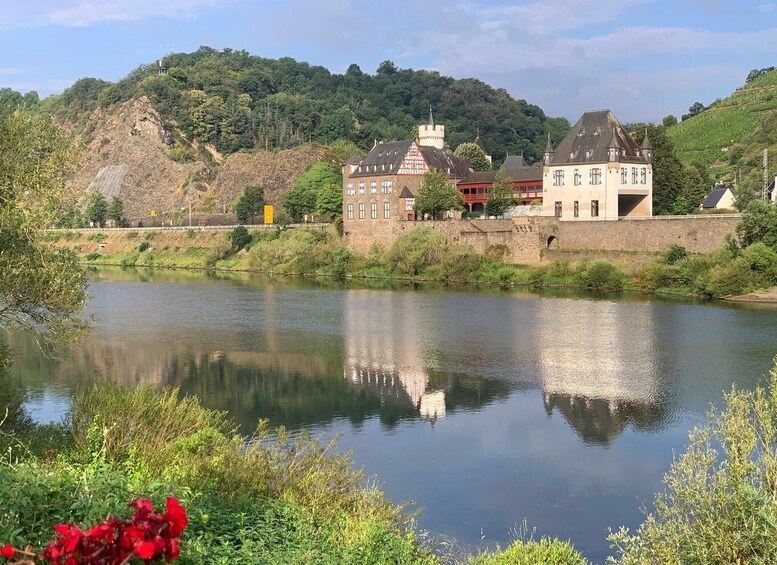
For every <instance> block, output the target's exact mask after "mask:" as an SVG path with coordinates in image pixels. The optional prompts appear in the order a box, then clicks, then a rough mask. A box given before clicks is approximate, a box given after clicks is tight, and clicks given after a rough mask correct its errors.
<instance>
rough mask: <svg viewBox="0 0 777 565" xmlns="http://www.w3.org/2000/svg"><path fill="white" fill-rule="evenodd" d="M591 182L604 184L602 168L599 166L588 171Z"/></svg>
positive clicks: (589, 181)
mask: <svg viewBox="0 0 777 565" xmlns="http://www.w3.org/2000/svg"><path fill="white" fill-rule="evenodd" d="M588 183H589V184H602V170H601V169H599V168H595V169H591V170H590V171H588Z"/></svg>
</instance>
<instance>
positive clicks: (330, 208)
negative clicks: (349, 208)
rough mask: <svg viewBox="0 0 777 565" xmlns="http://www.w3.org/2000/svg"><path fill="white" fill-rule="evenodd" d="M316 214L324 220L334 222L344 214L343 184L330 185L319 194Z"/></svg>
mask: <svg viewBox="0 0 777 565" xmlns="http://www.w3.org/2000/svg"><path fill="white" fill-rule="evenodd" d="M316 213H318V215H319V216H321V217H322V218H326V219H328V220H334V219H335V218H336V217H337V216H340V215H342V213H343V187H342V184H340V185H337V184H328V185H326V186H325V187H324V188H322V189H321V190H320V191H319V192H318V196H317V197H316Z"/></svg>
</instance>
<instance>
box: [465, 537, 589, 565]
mask: <svg viewBox="0 0 777 565" xmlns="http://www.w3.org/2000/svg"><path fill="white" fill-rule="evenodd" d="M587 563H588V562H587V561H586V560H585V558H583V556H582V555H581V554H580V552H578V551H577V550H576V549H575V548H574V547H573V546H572V544H571V543H570V542H568V541H561V540H559V539H555V538H554V539H551V538H546V537H543V538H540V541H533V540H529V541H521V540H518V541H515V542H513V543H512V544H511V545H510V547H508V548H507V549H506V550H505V551H504V552H502V553H498V552H497V553H485V554H483V555H480V556H478V557H477V558H476V559H474V560H473V565H539V564H542V565H586V564H587Z"/></svg>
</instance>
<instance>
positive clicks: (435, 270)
mask: <svg viewBox="0 0 777 565" xmlns="http://www.w3.org/2000/svg"><path fill="white" fill-rule="evenodd" d="M51 239H52V241H54V242H55V243H56V244H57V245H63V246H68V247H70V248H73V249H75V250H76V252H77V253H78V254H79V256H80V257H81V259H82V260H83V261H84V262H86V263H89V264H95V265H101V264H102V265H119V266H124V267H136V266H143V267H152V268H154V267H156V268H187V269H214V270H247V271H255V272H264V273H272V274H281V275H317V276H327V277H333V278H339V279H343V278H346V277H352V278H359V277H362V278H377V279H386V280H391V279H406V280H416V281H436V282H439V283H442V284H445V285H450V286H461V285H475V286H477V285H487V286H503V287H509V286H527V287H533V288H543V287H569V288H582V289H587V290H594V291H599V290H607V291H613V290H614V291H618V290H623V289H632V290H639V291H645V292H660V293H670V294H677V295H693V296H702V297H707V298H717V297H722V296H726V295H734V294H743V293H746V292H750V291H753V290H756V289H760V288H768V287H770V286H773V285H775V284H777V253H775V252H774V250H773V249H772V248H771V247H769V246H767V245H766V244H764V243H762V242H756V243H753V244H751V245H749V246H747V247H744V248H741V247H740V246H738V245H737V244H736V243H734V242H733V241H732V242H729V244H727V245H725V246H723V247H722V248H720V249H719V250H717V251H715V252H713V253H708V254H689V253H688V252H687V251H686V250H685V249H684V248H682V247H680V246H676V245H675V246H671V247H670V248H668V249H667V250H666V251H665V252H664V253H662V254H660V255H658V256H657V257H656V259H655V260H654V261H652V262H650V263H647V264H643V265H640V266H633V265H630V264H629V263H628V262H626V261H624V262H615V263H613V262H609V261H606V260H602V259H591V260H588V259H583V260H577V261H555V262H552V263H546V264H541V265H532V266H527V265H513V264H509V263H505V262H504V261H503V258H504V257H505V256H506V252H507V249H505V248H504V247H503V246H499V245H495V246H491V247H490V248H488V249H487V251H486V253H484V254H480V253H476V252H475V251H473V250H472V249H471V248H470V247H466V246H458V245H448V244H446V243H445V241H444V239H443V237H442V236H441V235H440V234H438V233H436V232H434V231H433V230H430V229H427V228H423V227H421V228H416V229H414V230H412V231H410V232H408V233H407V234H405V235H403V236H402V237H400V238H399V239H398V240H397V241H395V242H394V243H393V245H391V246H390V247H388V248H384V247H382V246H380V245H378V244H375V245H374V246H373V247H372V249H371V250H370V252H369V253H367V254H358V253H354V252H352V251H350V250H349V249H348V248H346V247H345V246H344V245H342V244H341V243H340V240H339V237H338V236H337V235H336V233H335V231H334V229H331V230H304V229H293V230H287V231H282V230H280V229H277V230H263V231H258V230H257V231H254V232H248V231H247V230H245V229H243V228H238V229H237V230H234V231H231V232H229V231H226V232H219V231H201V230H188V231H143V232H133V231H126V232H107V233H99V232H92V233H89V232H58V233H54V234H52V236H51Z"/></svg>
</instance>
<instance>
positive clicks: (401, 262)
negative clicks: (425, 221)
mask: <svg viewBox="0 0 777 565" xmlns="http://www.w3.org/2000/svg"><path fill="white" fill-rule="evenodd" d="M442 246H443V237H442V236H441V235H440V234H439V233H437V232H435V231H434V230H432V229H431V228H415V229H412V230H410V231H409V232H407V233H406V234H403V235H402V236H400V237H399V238H398V239H397V240H396V241H395V242H394V245H392V246H391V249H390V250H389V252H388V253H387V255H386V260H387V263H388V267H389V269H390V270H391V271H393V272H395V273H397V274H400V275H408V276H411V277H417V276H418V275H420V274H421V273H422V272H423V271H424V270H425V269H426V268H428V267H430V266H432V265H433V264H435V263H437V262H439V260H440V259H441V255H442V252H441V248H442Z"/></svg>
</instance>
